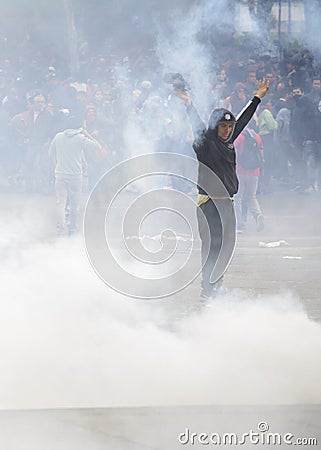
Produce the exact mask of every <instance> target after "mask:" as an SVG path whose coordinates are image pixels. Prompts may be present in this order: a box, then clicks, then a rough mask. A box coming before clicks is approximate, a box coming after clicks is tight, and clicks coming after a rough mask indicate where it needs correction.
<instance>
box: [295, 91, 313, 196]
mask: <svg viewBox="0 0 321 450" xmlns="http://www.w3.org/2000/svg"><path fill="white" fill-rule="evenodd" d="M292 94H293V99H294V106H293V109H292V112H291V119H290V137H291V158H292V159H291V160H290V162H291V164H292V167H293V171H294V176H295V177H296V181H297V188H298V189H300V191H302V192H304V191H305V190H307V189H309V188H312V187H313V181H312V178H313V177H311V169H312V166H313V164H314V162H313V160H314V153H315V150H314V149H315V147H316V141H317V134H318V128H320V125H319V124H317V123H316V108H315V107H314V105H313V103H312V101H311V100H310V99H309V98H308V97H307V96H306V95H304V91H303V89H302V88H300V87H298V86H296V87H294V88H293V90H292Z"/></svg>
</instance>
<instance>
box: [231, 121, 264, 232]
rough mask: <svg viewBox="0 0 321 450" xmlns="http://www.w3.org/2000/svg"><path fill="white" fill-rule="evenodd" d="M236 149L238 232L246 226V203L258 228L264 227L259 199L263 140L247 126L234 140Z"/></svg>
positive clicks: (259, 229) (260, 229)
mask: <svg viewBox="0 0 321 450" xmlns="http://www.w3.org/2000/svg"><path fill="white" fill-rule="evenodd" d="M234 145H235V149H236V173H237V177H238V179H239V190H238V193H237V195H236V196H235V212H236V222H237V232H242V231H243V230H244V228H245V224H244V220H243V217H242V209H243V207H244V205H246V207H247V210H248V211H249V212H250V213H251V214H252V216H253V218H254V220H255V222H256V230H257V231H258V232H259V231H262V230H263V229H264V216H263V214H262V211H261V208H260V204H259V202H258V199H257V196H256V194H257V189H258V182H259V177H260V173H261V170H262V167H263V163H264V159H263V142H262V139H261V137H260V135H259V134H257V133H256V132H255V131H254V130H253V129H251V128H246V129H245V130H243V132H242V133H241V134H240V135H239V136H238V137H237V139H236V140H235V141H234Z"/></svg>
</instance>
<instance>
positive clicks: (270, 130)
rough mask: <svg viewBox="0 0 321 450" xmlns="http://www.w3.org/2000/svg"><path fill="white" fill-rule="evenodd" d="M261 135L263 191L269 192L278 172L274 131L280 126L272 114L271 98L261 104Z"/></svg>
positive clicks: (264, 192) (259, 116)
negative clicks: (273, 177)
mask: <svg viewBox="0 0 321 450" xmlns="http://www.w3.org/2000/svg"><path fill="white" fill-rule="evenodd" d="M258 125H259V130H258V131H259V135H260V136H261V139H262V141H263V147H264V160H265V164H264V173H263V177H262V179H261V181H262V186H261V188H262V193H263V194H269V193H270V192H271V186H270V182H271V177H272V175H275V173H276V148H275V144H274V132H275V131H276V130H277V128H278V124H277V121H276V120H275V119H274V117H273V114H272V102H271V99H270V98H268V99H266V101H265V102H262V104H261V105H260V112H259V114H258Z"/></svg>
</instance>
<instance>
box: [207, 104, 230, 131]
mask: <svg viewBox="0 0 321 450" xmlns="http://www.w3.org/2000/svg"><path fill="white" fill-rule="evenodd" d="M219 122H231V123H235V122H236V119H235V117H234V115H233V114H232V113H231V111H229V110H228V109H225V108H217V109H214V110H213V112H212V114H211V115H210V120H209V123H208V127H209V128H210V129H211V130H215V129H216V128H217V126H218V124H219Z"/></svg>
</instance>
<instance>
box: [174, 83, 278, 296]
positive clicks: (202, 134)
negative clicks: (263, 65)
mask: <svg viewBox="0 0 321 450" xmlns="http://www.w3.org/2000/svg"><path fill="white" fill-rule="evenodd" d="M268 89H269V83H268V82H266V81H265V80H261V81H259V82H258V84H257V91H256V93H255V96H254V97H253V98H252V100H250V101H249V102H248V104H247V105H246V106H245V107H244V109H243V110H242V111H241V113H240V114H239V116H238V117H237V118H235V117H234V115H233V114H232V113H231V112H230V111H229V110H227V109H224V108H218V109H214V110H213V112H212V113H211V116H210V119H209V126H208V128H206V126H205V125H204V123H203V122H202V120H201V119H200V117H199V115H198V112H197V111H196V109H195V107H194V105H193V104H192V101H191V98H190V95H189V93H188V92H186V91H184V90H180V89H175V88H174V92H175V94H176V95H177V96H178V97H179V98H181V99H182V100H184V102H185V105H186V112H187V114H188V116H189V118H190V121H191V125H192V128H193V133H194V138H195V140H194V143H193V149H194V151H195V153H196V156H197V159H198V161H199V163H202V164H199V173H198V190H199V196H198V201H197V205H198V210H197V219H198V227H199V234H200V238H201V242H202V248H201V254H202V292H201V298H203V299H208V298H211V297H215V296H216V295H217V294H219V293H220V292H221V291H222V283H223V275H222V274H221V276H220V277H219V279H217V280H216V281H215V282H214V283H212V282H211V275H212V272H213V271H214V268H215V265H216V263H217V262H218V257H219V254H220V249H221V247H222V242H223V227H222V221H221V215H222V214H224V213H225V211H224V210H226V211H227V210H229V209H230V208H231V207H232V209H233V206H231V205H233V203H232V201H233V196H234V195H235V194H236V193H237V190H238V178H237V175H236V154H235V148H234V145H233V142H234V141H235V139H236V138H237V137H238V136H239V134H240V133H241V132H242V130H243V129H244V128H245V127H246V125H247V124H248V122H249V121H250V120H251V118H252V116H253V114H254V113H255V111H256V108H257V106H258V105H259V103H260V101H261V98H263V97H264V96H265V94H266V93H267V91H268ZM205 166H206V168H209V169H210V170H211V171H213V172H214V173H215V174H216V175H217V177H218V178H219V179H220V180H221V182H222V183H223V185H224V187H225V189H226V191H227V194H226V195H225V196H222V193H221V191H220V192H218V193H215V192H214V195H212V192H205V191H204V190H203V189H202V187H204V186H207V185H208V179H207V180H206V177H207V176H208V175H207V170H205V169H204V168H205ZM211 180H212V178H211ZM210 183H212V181H210ZM214 183H215V180H214V179H213V184H214ZM215 189H216V186H215ZM209 190H211V188H210V189H209ZM217 202H219V203H220V205H219V206H218V203H217ZM219 210H220V211H219ZM204 217H205V219H206V222H207V224H205V222H204ZM232 217H234V223H233V230H232V229H230V230H229V231H228V230H225V229H224V235H225V233H226V232H228V233H229V232H230V233H231V235H230V238H231V239H233V245H234V242H235V215H234V211H233V216H232ZM207 227H208V228H207ZM208 230H209V234H208ZM225 268H226V267H225ZM223 273H224V270H223Z"/></svg>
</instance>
